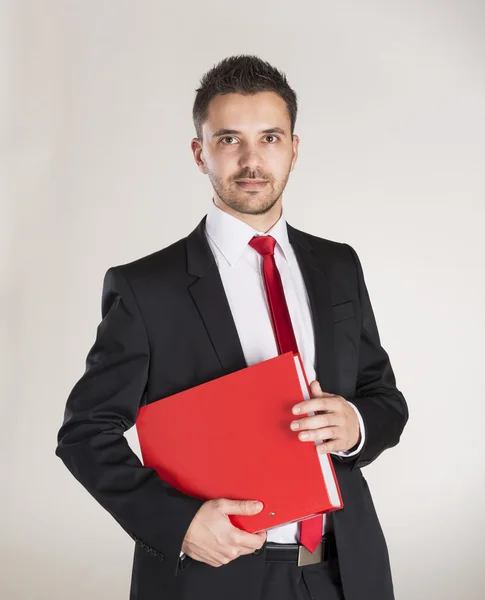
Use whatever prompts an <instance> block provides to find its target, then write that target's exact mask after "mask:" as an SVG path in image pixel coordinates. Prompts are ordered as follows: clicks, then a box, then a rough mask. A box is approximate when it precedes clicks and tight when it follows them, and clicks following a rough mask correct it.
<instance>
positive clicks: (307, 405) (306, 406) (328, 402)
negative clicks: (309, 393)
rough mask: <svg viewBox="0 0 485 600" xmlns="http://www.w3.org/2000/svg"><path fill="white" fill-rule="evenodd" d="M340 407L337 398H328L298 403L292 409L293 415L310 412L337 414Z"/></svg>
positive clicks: (311, 399)
mask: <svg viewBox="0 0 485 600" xmlns="http://www.w3.org/2000/svg"><path fill="white" fill-rule="evenodd" d="M339 407H340V402H339V401H338V397H337V396H329V397H326V398H310V400H304V401H303V402H298V403H297V404H295V405H294V406H293V407H292V412H293V414H299V415H301V414H307V413H310V412H317V411H319V412H322V411H326V412H337V411H338V409H339Z"/></svg>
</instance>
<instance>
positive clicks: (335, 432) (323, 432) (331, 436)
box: [298, 427, 340, 442]
mask: <svg viewBox="0 0 485 600" xmlns="http://www.w3.org/2000/svg"><path fill="white" fill-rule="evenodd" d="M298 439H299V440H301V441H302V442H316V441H319V440H339V439H340V431H339V428H338V427H324V428H322V429H310V430H307V431H302V432H301V433H299V434H298Z"/></svg>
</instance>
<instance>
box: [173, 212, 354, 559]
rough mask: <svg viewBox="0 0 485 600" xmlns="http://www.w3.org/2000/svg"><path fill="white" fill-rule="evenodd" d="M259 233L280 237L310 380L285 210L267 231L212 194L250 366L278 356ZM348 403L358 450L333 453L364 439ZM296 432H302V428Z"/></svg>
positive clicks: (271, 536) (217, 246)
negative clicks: (220, 203) (352, 447)
mask: <svg viewBox="0 0 485 600" xmlns="http://www.w3.org/2000/svg"><path fill="white" fill-rule="evenodd" d="M255 235H271V236H272V237H274V238H275V239H276V245H275V251H274V257H275V262H276V266H277V268H278V270H279V272H280V275H281V280H282V283H283V289H284V293H285V297H286V302H287V304H288V310H289V312H290V317H291V322H292V325H293V329H294V332H295V337H296V341H297V344H298V350H299V352H300V355H301V358H302V361H303V365H304V367H305V372H306V376H307V379H308V382H311V381H313V380H314V379H316V373H315V340H314V332H313V324H312V316H311V309H310V303H309V298H308V294H307V291H306V287H305V283H304V280H303V277H302V274H301V271H300V268H299V265H298V263H297V260H296V256H295V254H294V252H293V248H292V247H291V244H290V241H289V239H288V230H287V228H286V220H285V218H284V215H283V213H282V215H281V217H280V219H279V220H278V221H277V223H275V225H273V227H272V228H271V229H270V230H269V231H268V232H266V233H265V232H260V231H256V230H254V229H253V228H252V227H250V226H249V225H247V224H246V223H244V222H243V221H241V220H239V219H237V218H236V217H233V216H232V215H229V214H228V213H226V212H224V211H223V210H221V209H220V208H219V207H217V206H216V205H215V204H214V201H213V200H212V202H211V206H210V207H209V210H208V213H207V219H206V236H207V240H208V242H209V245H210V248H211V250H212V252H213V254H214V258H215V260H216V263H217V266H218V268H219V272H220V275H221V279H222V284H223V286H224V290H225V293H226V296H227V299H228V302H229V306H230V309H231V313H232V316H233V318H234V322H235V324H236V329H237V333H238V335H239V339H240V341H241V346H242V350H243V354H244V358H245V359H246V364H247V366H248V367H250V366H251V365H254V364H257V363H260V362H262V361H264V360H267V359H270V358H273V357H275V356H278V348H277V346H276V339H275V336H274V333H273V328H272V322H271V313H270V311H269V307H268V302H267V299H266V291H265V287H264V276H263V268H262V265H263V257H262V256H261V255H260V254H259V253H258V252H257V251H256V250H255V249H254V248H252V247H251V246H249V241H250V240H251V238H252V237H253V236H255ZM323 391H324V392H325V391H328V390H323ZM295 403H296V401H295ZM349 404H350V405H351V406H352V408H353V409H354V410H355V412H356V413H357V417H358V419H359V424H360V431H361V441H360V443H359V446H358V448H357V449H356V450H355V451H354V452H333V453H332V454H335V455H340V456H353V455H354V454H358V453H359V452H360V450H361V449H362V446H363V445H364V441H365V432H364V423H363V421H362V417H361V415H360V413H359V411H358V410H357V408H356V407H355V406H354V405H353V404H352V403H351V402H349ZM295 418H298V417H295ZM294 433H295V436H298V432H296V431H295V432H294ZM300 443H302V444H303V443H305V444H309V443H315V442H300ZM242 499H243V500H244V499H247V500H252V499H253V498H242ZM254 499H255V500H257V498H254ZM299 528H300V522H299V521H297V522H295V523H288V524H285V525H280V526H277V527H273V528H271V529H268V530H267V541H272V542H278V543H282V544H291V543H295V542H298V541H299V533H300V532H299ZM332 528H333V525H332V520H331V519H328V518H327V517H326V515H323V528H322V529H323V530H322V533H324V532H326V531H329V530H331V529H332ZM181 556H183V553H181Z"/></svg>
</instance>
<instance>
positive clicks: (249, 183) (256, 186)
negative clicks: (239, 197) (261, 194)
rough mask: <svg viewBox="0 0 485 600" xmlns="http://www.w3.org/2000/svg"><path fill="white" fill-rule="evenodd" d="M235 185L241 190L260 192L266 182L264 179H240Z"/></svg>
mask: <svg viewBox="0 0 485 600" xmlns="http://www.w3.org/2000/svg"><path fill="white" fill-rule="evenodd" d="M236 183H237V184H238V186H239V187H241V188H242V189H243V190H261V189H263V188H264V187H265V185H266V184H267V183H268V182H267V181H265V180H264V179H240V180H239V181H236Z"/></svg>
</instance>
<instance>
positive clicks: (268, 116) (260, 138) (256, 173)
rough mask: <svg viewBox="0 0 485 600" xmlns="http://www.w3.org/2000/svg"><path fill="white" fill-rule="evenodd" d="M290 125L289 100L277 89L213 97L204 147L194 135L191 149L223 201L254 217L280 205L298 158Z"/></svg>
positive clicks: (295, 138)
mask: <svg viewBox="0 0 485 600" xmlns="http://www.w3.org/2000/svg"><path fill="white" fill-rule="evenodd" d="M290 126H291V123H290V117H289V115H288V111H287V108H286V104H285V101H284V100H283V99H282V98H281V97H280V96H279V95H278V94H276V93H274V92H260V93H257V94H254V95H247V96H246V95H242V94H226V95H224V96H216V97H215V98H213V99H212V101H211V103H210V104H209V115H208V118H207V120H206V122H205V123H204V124H203V127H202V136H203V143H202V146H201V145H200V143H199V142H198V141H196V140H197V138H195V139H194V140H193V141H192V149H193V151H194V154H195V158H196V160H197V162H198V164H199V169H200V170H201V171H202V172H203V173H205V174H207V175H209V179H210V180H211V183H212V186H213V188H214V191H215V193H216V194H217V196H218V197H219V198H220V200H221V201H222V202H223V203H225V204H226V205H227V206H229V207H230V208H232V209H233V210H235V211H237V212H239V213H245V214H252V215H257V214H264V213H267V212H268V211H269V210H270V209H271V208H272V207H273V206H274V205H275V204H276V203H277V202H278V201H280V203H281V195H282V192H283V190H284V189H285V186H286V182H287V181H288V177H289V175H290V172H291V171H292V170H293V167H294V164H295V162H296V159H297V156H298V142H299V139H298V136H296V135H294V136H293V140H292V138H291V133H290ZM241 180H253V182H252V183H245V182H244V181H241ZM258 180H259V181H260V182H261V180H262V182H261V183H256V182H257V181H258Z"/></svg>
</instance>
